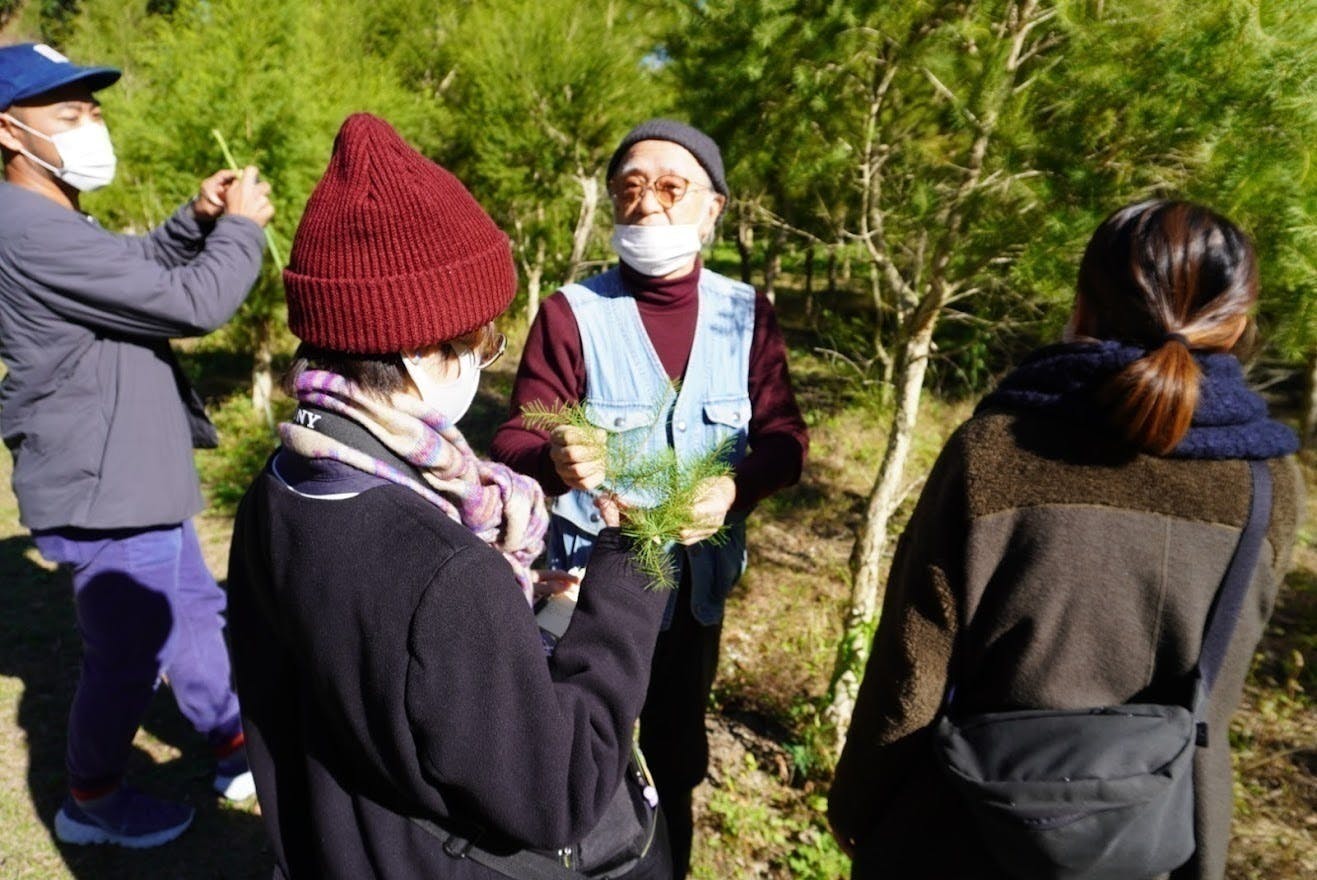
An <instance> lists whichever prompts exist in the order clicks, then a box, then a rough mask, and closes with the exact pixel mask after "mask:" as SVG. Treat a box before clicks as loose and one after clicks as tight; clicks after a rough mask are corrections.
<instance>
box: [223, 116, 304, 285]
mask: <svg viewBox="0 0 1317 880" xmlns="http://www.w3.org/2000/svg"><path fill="white" fill-rule="evenodd" d="M210 133H211V134H212V135H213V136H214V137H215V141H216V142H217V143H218V144H219V147H220V152H221V153H223V154H224V161H225V162H227V163H229V169H230V170H231V171H234V172H237V173H239V174H241V173H242V166H241V165H239V164H238V162H237V160H236V159H234V158H233V153H232V152H230V150H229V143H228V141H226V140H224V135H222V134H220V130H219V129H218V128H212V129H211V130H210ZM264 232H265V246H266V247H268V248H269V249H270V259H272V260H274V265H275V267H276V268H277V269H279V271H280V272H282V271H283V269H284V266H286V265H287V264H286V263H285V262H284V258H283V252H282V251H280V250H279V243H278V241H276V240H275V237H274V230H273V229H271V228H270V227H269V225H268V224H267V225H266V227H265V230H264Z"/></svg>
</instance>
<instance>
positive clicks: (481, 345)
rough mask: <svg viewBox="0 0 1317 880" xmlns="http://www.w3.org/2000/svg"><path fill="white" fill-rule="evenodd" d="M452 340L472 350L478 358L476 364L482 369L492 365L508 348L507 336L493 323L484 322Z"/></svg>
mask: <svg viewBox="0 0 1317 880" xmlns="http://www.w3.org/2000/svg"><path fill="white" fill-rule="evenodd" d="M453 342H454V343H457V344H458V345H460V346H462V347H463V348H466V349H467V350H468V351H471V352H473V353H474V354H475V356H476V357H477V358H478V360H477V361H476V365H477V366H479V367H480V369H482V370H485V369H488V368H489V367H491V366H493V365H494V362H495V361H497V360H498V359H499V358H501V357H503V352H505V351H507V350H508V338H507V337H506V336H504V335H503V334H502V333H500V332H499V331H498V329H497V328H496V327H495V326H494V325H493V324H486V325H485V326H483V327H481V328H479V329H478V330H473V331H472V332H470V333H468V334H467V335H465V336H463V337H461V338H460V339H455V340H453Z"/></svg>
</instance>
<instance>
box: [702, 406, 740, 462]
mask: <svg viewBox="0 0 1317 880" xmlns="http://www.w3.org/2000/svg"><path fill="white" fill-rule="evenodd" d="M704 421H705V423H706V424H707V425H709V429H710V433H711V434H712V435H713V438H714V442H715V443H724V442H727V440H728V438H735V439H734V440H732V443H731V448H730V449H729V450H728V452H729V454H730V459H731V460H732V461H740V460H741V459H742V458H744V457H745V448H746V443H747V440H748V438H749V431H750V398H748V397H743V396H740V395H737V396H735V397H724V398H718V399H715V400H706V401H705V402H704Z"/></svg>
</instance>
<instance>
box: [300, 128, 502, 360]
mask: <svg viewBox="0 0 1317 880" xmlns="http://www.w3.org/2000/svg"><path fill="white" fill-rule="evenodd" d="M516 287H517V273H516V269H515V268H514V266H513V263H512V251H511V246H510V244H509V242H508V237H507V236H506V235H504V234H503V232H502V231H501V230H500V229H499V228H498V227H497V226H495V225H494V221H493V220H491V219H490V218H489V215H488V214H486V213H485V212H484V211H483V210H482V209H481V207H480V205H478V204H477V203H476V200H475V199H474V198H472V197H471V194H470V193H469V192H467V191H466V187H464V186H462V184H461V182H460V181H458V179H457V178H456V177H454V176H453V175H452V174H450V173H448V172H447V171H446V170H444V169H443V168H441V167H439V166H438V165H436V164H435V163H434V162H431V161H430V160H429V159H426V158H425V157H424V156H422V155H421V154H420V153H418V152H416V151H415V150H413V149H412V148H411V147H409V146H408V145H407V143H406V142H405V141H403V139H402V138H401V137H399V136H398V133H397V132H396V131H394V130H393V128H392V127H391V126H390V125H389V124H388V123H387V122H385V121H384V120H382V119H379V118H378V117H375V116H371V115H369V114H366V113H358V114H355V115H353V116H349V117H348V118H347V120H346V121H344V123H343V127H342V128H341V129H339V132H338V137H337V138H335V140H334V154H333V155H332V156H331V157H330V159H329V168H328V169H326V170H325V176H324V177H322V178H321V179H320V183H318V184H316V188H315V192H313V193H311V199H310V200H309V201H308V202H307V204H306V212H305V213H304V214H303V215H302V222H301V223H300V224H298V227H297V235H296V236H295V237H294V238H293V249H292V253H291V254H290V255H289V260H288V268H287V269H285V270H284V292H285V295H286V296H287V298H288V327H289V329H291V330H292V331H293V335H295V336H296V337H297V338H298V339H301V340H302V341H304V342H309V343H311V344H312V345H315V346H318V347H320V348H326V349H329V350H331V351H342V352H350V353H354V354H388V353H390V352H397V351H405V350H407V349H412V348H421V347H424V346H427V345H434V344H436V343H439V342H444V341H447V340H449V339H454V338H456V337H458V336H462V335H463V334H466V333H469V332H471V331H472V330H474V329H476V328H477V327H480V326H481V325H483V324H487V323H488V322H490V321H491V320H493V319H494V318H495V317H497V316H498V315H499V314H501V313H502V312H503V310H504V309H506V308H507V307H508V304H509V303H510V302H512V297H513V295H514V294H515V293H516Z"/></svg>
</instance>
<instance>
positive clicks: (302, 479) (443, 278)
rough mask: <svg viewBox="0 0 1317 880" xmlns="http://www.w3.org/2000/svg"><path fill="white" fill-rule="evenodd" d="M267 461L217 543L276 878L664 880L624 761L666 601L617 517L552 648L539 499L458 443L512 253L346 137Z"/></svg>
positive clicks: (380, 143)
mask: <svg viewBox="0 0 1317 880" xmlns="http://www.w3.org/2000/svg"><path fill="white" fill-rule="evenodd" d="M284 283H285V292H286V295H287V301H288V323H289V328H290V329H291V330H292V332H293V333H294V334H295V335H296V336H297V337H298V338H299V339H300V340H301V345H300V346H299V348H298V351H297V355H296V359H295V361H294V363H293V366H292V368H291V370H290V371H289V377H288V381H287V387H288V390H289V392H290V393H291V394H292V395H293V396H294V397H295V398H296V400H297V404H298V405H297V409H296V411H295V412H294V415H293V417H292V418H291V419H290V420H289V421H288V422H285V423H283V424H281V425H280V426H279V435H280V439H281V441H282V442H281V446H280V448H279V449H277V450H276V451H275V452H274V454H273V455H272V456H271V457H270V460H269V462H268V463H267V464H266V467H265V468H264V469H263V470H262V472H261V473H260V474H259V475H258V476H257V478H256V480H255V481H254V482H253V484H252V486H251V488H250V489H249V490H248V492H247V494H246V496H245V497H244V499H243V501H242V504H241V505H240V507H239V509H238V513H237V517H236V519H235V522H234V536H233V544H232V551H231V555H230V559H229V606H230V624H229V625H230V631H231V633H232V635H233V662H234V671H235V674H236V677H237V683H238V691H239V694H240V696H241V698H242V706H243V722H244V726H245V730H246V731H247V735H248V742H249V747H248V748H249V757H250V760H251V765H252V772H253V774H254V775H255V779H256V791H257V795H258V797H259V798H260V802H261V808H262V809H261V812H262V820H263V822H264V824H265V827H266V830H267V831H268V832H269V835H270V838H271V841H272V843H273V849H274V857H275V877H277V878H288V880H299V878H304V877H305V878H339V877H341V878H359V877H379V878H389V880H405V878H418V880H419V878H496V877H545V876H554V877H571V876H582V877H584V876H603V874H602V873H596V872H595V870H596V869H598V870H599V871H602V870H607V872H608V873H607V876H609V877H618V878H621V877H626V878H631V880H666V878H669V877H670V876H671V866H670V863H669V858H668V853H667V846H666V838H665V833H666V832H665V830H664V826H663V823H662V819H661V817H660V815H659V813H658V809H657V798H655V797H653V796H652V789H650V790H649V796H648V797H647V790H646V787H645V780H644V779H643V778H642V777H640V776H639V775H638V774H637V772H636V770H635V764H634V763H633V762H632V760H631V757H632V751H633V749H632V742H633V736H634V729H635V724H636V719H637V717H638V716H639V713H640V707H641V703H642V701H643V695H644V691H645V682H646V681H647V680H648V676H649V660H650V656H651V654H652V652H653V648H654V643H655V640H656V639H657V636H658V629H659V624H660V622H661V619H662V614H663V606H664V597H663V596H662V595H660V594H658V593H654V592H650V591H648V590H646V589H645V587H646V584H647V581H646V578H645V576H644V575H643V574H641V573H640V572H638V571H636V569H635V568H634V566H633V564H632V562H631V555H630V552H629V549H630V548H629V547H628V546H627V545H626V544H625V542H624V541H623V539H622V537H621V534H620V532H619V531H618V529H617V524H618V511H617V510H616V508H615V507H606V508H605V509H603V510H602V511H601V515H604V516H605V517H606V518H607V521H608V523H609V524H610V526H611V527H610V528H607V529H605V530H604V532H603V533H601V540H600V549H598V550H596V555H595V561H594V562H593V563H592V565H591V567H590V573H589V574H588V575H587V576H586V577H585V579H584V583H582V584H581V599H580V602H579V604H578V606H577V609H576V612H575V614H574V615H573V619H572V625H571V629H570V631H568V632H567V633H566V634H565V635H564V636H563V637H562V638H561V639H559V640H557V641H556V643H555V644H554V645H553V649H552V651H551V652H550V651H549V650H548V649H547V648H546V642H545V641H544V640H543V639H542V638H541V634H540V632H539V629H538V627H537V626H536V623H535V618H534V615H533V614H532V611H531V606H532V603H533V602H534V601H536V599H537V598H539V597H542V596H543V595H545V594H547V593H549V592H552V591H554V590H556V589H559V588H561V587H564V586H567V585H569V583H571V580H570V578H569V577H568V576H567V575H564V574H561V573H544V572H534V571H532V570H531V568H530V566H531V563H532V562H533V561H534V560H535V558H536V557H537V556H538V555H539V554H540V552H541V551H542V550H543V547H544V540H543V536H544V533H545V530H546V527H547V516H546V513H545V508H544V494H543V491H542V490H541V489H540V487H539V484H538V483H536V482H535V481H534V480H532V479H531V478H529V477H525V476H522V475H520V474H517V473H515V472H514V471H512V470H511V469H509V468H507V467H505V466H503V465H499V464H494V463H492V462H487V461H481V460H479V459H477V458H476V457H475V455H474V454H473V453H472V451H471V448H470V446H469V445H468V444H467V442H466V440H465V439H464V438H463V437H462V434H461V432H460V431H459V430H458V428H457V424H458V422H459V421H460V420H461V418H462V416H463V415H464V413H465V412H466V409H467V407H468V406H469V405H470V403H471V400H472V398H473V397H474V395H475V392H476V389H477V386H478V383H479V377H480V371H481V370H482V369H483V368H484V367H486V366H488V365H489V364H490V363H491V362H492V361H493V360H494V359H496V358H497V357H498V356H499V355H500V354H501V353H502V350H503V339H502V335H501V334H500V333H498V332H497V331H496V330H495V329H494V326H493V323H492V322H493V321H494V319H495V318H497V317H498V316H499V314H500V313H501V312H502V311H503V310H504V309H505V308H507V305H508V303H509V302H511V300H512V297H513V295H514V293H515V290H516V273H515V270H514V268H513V262H512V254H511V248H510V244H509V241H508V238H507V236H506V235H504V234H503V232H501V231H500V230H499V229H498V227H497V226H496V225H495V224H494V222H493V221H492V220H491V219H490V218H489V216H488V215H487V214H486V213H485V212H484V210H482V209H481V207H480V205H479V204H478V203H477V202H476V201H475V199H474V198H472V196H471V194H470V193H469V192H467V190H466V188H465V187H464V186H463V185H462V184H461V182H460V181H458V180H457V178H455V177H454V176H453V175H452V174H450V173H449V172H448V171H446V170H445V169H443V168H442V167H440V166H439V165H437V164H435V163H434V162H431V161H430V160H428V159H426V158H425V157H424V156H422V155H421V154H419V153H418V152H416V151H415V150H414V149H412V148H411V147H410V146H409V145H408V144H407V143H406V142H405V141H403V139H402V138H401V137H399V136H398V134H397V133H396V132H395V131H394V130H393V129H392V128H391V127H390V126H389V125H388V123H386V122H384V121H383V120H381V119H378V118H376V117H374V116H369V115H365V114H358V115H354V116H351V117H349V118H348V119H347V120H346V121H345V122H344V123H343V126H342V129H341V130H340V131H339V134H338V137H337V139H336V140H335V142H334V150H333V155H332V156H331V158H330V162H329V167H328V169H327V170H326V171H325V174H324V176H323V178H322V179H321V180H320V183H319V184H318V185H317V187H316V189H315V191H314V192H313V193H312V195H311V199H310V200H309V202H308V203H307V206H306V211H305V213H304V215H303V217H302V221H301V224H300V225H299V227H298V230H297V235H296V238H295V239H294V242H293V248H292V253H291V258H290V261H289V265H288V268H287V270H286V271H285V275H284Z"/></svg>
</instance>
